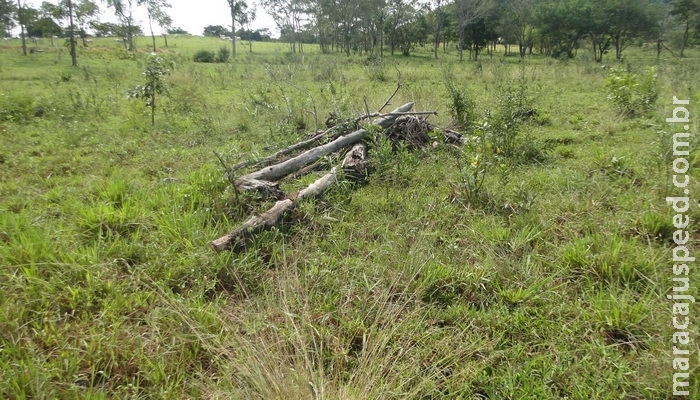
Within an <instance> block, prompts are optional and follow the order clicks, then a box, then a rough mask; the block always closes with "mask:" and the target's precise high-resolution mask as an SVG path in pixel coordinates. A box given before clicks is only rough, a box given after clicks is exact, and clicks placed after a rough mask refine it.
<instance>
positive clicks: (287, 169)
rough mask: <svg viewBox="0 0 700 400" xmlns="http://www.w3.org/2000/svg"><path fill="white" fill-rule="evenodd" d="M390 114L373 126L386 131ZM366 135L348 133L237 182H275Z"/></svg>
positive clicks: (403, 108) (391, 119) (406, 108)
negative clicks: (252, 180) (254, 180)
mask: <svg viewBox="0 0 700 400" xmlns="http://www.w3.org/2000/svg"><path fill="white" fill-rule="evenodd" d="M412 107H413V103H412V102H411V103H407V104H404V105H403V106H401V107H399V108H397V109H396V110H394V111H393V112H392V113H398V114H400V113H405V112H408V111H409V110H410V109H411V108H412ZM392 113H390V114H388V115H385V116H383V117H381V118H377V119H375V120H374V121H373V123H374V124H375V125H379V126H380V127H382V128H384V129H386V128H388V127H390V126H391V125H393V124H394V122H395V121H396V119H397V118H398V117H399V115H398V114H397V115H392ZM366 135H367V131H366V130H364V129H360V130H357V131H355V132H352V133H349V134H347V135H345V136H341V137H339V138H337V139H336V140H334V141H332V142H330V143H327V144H324V145H322V146H318V147H314V148H313V149H309V150H307V151H305V152H303V153H301V154H299V155H298V156H296V157H293V158H290V159H289V160H287V161H284V162H281V163H279V164H275V165H271V166H269V167H265V168H263V169H260V170H258V171H255V172H252V173H250V174H247V175H243V176H242V177H240V178H239V179H238V180H246V179H259V180H264V181H276V180H279V179H281V178H282V177H284V176H287V175H289V174H291V173H293V172H295V171H297V170H299V169H301V168H303V167H305V166H307V165H309V164H311V163H313V162H314V161H316V160H318V159H319V158H321V157H323V156H325V155H327V154H330V153H333V152H335V151H339V150H342V149H344V148H346V147H349V146H351V145H353V144H355V143H357V142H359V141H361V140H362V139H363V138H364V137H365V136H366Z"/></svg>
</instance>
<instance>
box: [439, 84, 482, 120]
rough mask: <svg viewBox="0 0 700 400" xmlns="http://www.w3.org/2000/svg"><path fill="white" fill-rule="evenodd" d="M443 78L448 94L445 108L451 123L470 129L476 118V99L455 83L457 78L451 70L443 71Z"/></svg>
mask: <svg viewBox="0 0 700 400" xmlns="http://www.w3.org/2000/svg"><path fill="white" fill-rule="evenodd" d="M443 79H444V84H445V88H446V89H447V94H448V96H449V97H448V99H449V103H447V109H448V110H449V112H450V116H451V117H452V122H453V124H455V125H457V126H458V127H460V128H461V129H463V130H469V129H471V128H472V126H473V125H474V123H475V122H476V120H477V118H478V114H477V111H476V101H475V100H474V99H473V97H472V95H471V94H470V93H469V92H468V91H467V90H466V89H464V88H462V87H460V86H459V85H458V84H457V78H456V77H455V76H454V74H453V73H452V72H451V71H447V72H445V75H444V78H443Z"/></svg>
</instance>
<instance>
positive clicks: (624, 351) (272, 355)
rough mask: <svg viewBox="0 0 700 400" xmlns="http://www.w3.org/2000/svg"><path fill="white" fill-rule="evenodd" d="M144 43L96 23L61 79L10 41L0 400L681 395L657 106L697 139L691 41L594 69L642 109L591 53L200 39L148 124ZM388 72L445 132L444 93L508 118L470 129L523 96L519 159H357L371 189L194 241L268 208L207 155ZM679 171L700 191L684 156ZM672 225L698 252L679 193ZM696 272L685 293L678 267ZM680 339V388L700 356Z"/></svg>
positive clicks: (287, 139) (1, 145)
mask: <svg viewBox="0 0 700 400" xmlns="http://www.w3.org/2000/svg"><path fill="white" fill-rule="evenodd" d="M148 40H149V39H148V38H139V43H138V45H139V49H142V51H139V52H137V53H135V54H134V53H127V52H125V51H124V50H123V48H122V47H120V45H119V44H118V43H115V42H114V41H113V40H112V39H96V40H95V42H94V43H93V44H92V46H91V47H90V48H88V49H83V48H80V49H79V54H78V60H79V64H80V66H79V67H77V68H72V67H70V55H69V54H68V51H67V49H66V48H65V47H61V46H56V47H51V46H50V44H49V43H48V41H45V42H41V41H39V42H38V43H37V44H30V47H32V48H36V49H40V50H44V51H43V52H34V53H32V54H29V55H28V56H26V57H24V56H22V55H21V51H20V48H19V47H18V46H19V43H18V41H17V40H14V41H7V42H4V43H2V45H3V46H2V48H0V397H2V398H8V399H24V398H33V399H41V398H47V399H48V398H51V399H53V398H61V399H63V398H96V399H99V398H129V399H131V398H134V399H137V398H138V399H140V398H143V399H152V398H164V399H165V398H167V399H172V398H209V399H229V398H235V399H238V398H240V399H249V398H259V399H296V398H299V399H301V398H315V399H321V398H327V399H392V398H395V399H404V398H412V399H432V398H455V399H456V398H462V399H505V398H509V399H546V398H569V399H623V398H624V399H670V398H673V396H672V388H671V386H672V385H671V383H672V378H671V375H672V374H673V373H674V370H673V368H672V365H671V362H672V360H673V355H672V351H673V346H674V344H673V342H672V335H673V332H674V331H675V330H674V328H673V325H672V322H671V321H672V315H671V307H672V302H671V301H670V300H668V299H666V295H667V294H668V293H670V292H671V290H672V287H673V285H674V282H673V281H672V278H673V277H674V275H673V274H672V264H673V262H672V256H671V249H672V248H673V244H672V243H673V238H672V234H673V231H674V230H675V228H674V227H673V222H672V217H673V213H672V211H671V209H670V206H668V205H667V204H666V202H665V201H664V199H665V197H666V196H673V195H680V193H677V192H678V190H679V189H677V188H674V186H673V185H672V183H671V174H672V172H671V171H672V164H671V163H672V160H673V157H672V155H671V154H670V150H671V147H670V146H671V144H670V143H671V142H670V135H669V133H672V132H674V131H673V129H674V127H672V126H670V125H669V124H667V123H666V122H665V121H664V118H667V117H670V116H671V112H672V109H673V107H674V106H673V104H672V97H673V96H677V97H678V98H683V99H690V106H689V110H690V113H691V120H692V123H691V129H690V130H691V131H692V132H693V134H697V132H698V123H697V121H698V118H697V116H699V115H700V107H698V104H700V74H699V73H698V72H700V62H698V61H699V60H698V59H699V58H700V53H698V51H697V50H693V49H691V50H689V51H688V54H689V56H690V57H689V58H687V59H683V60H679V59H674V58H671V56H670V55H666V54H665V55H664V56H663V57H662V58H661V60H658V61H657V60H656V58H655V54H654V53H653V52H652V51H649V52H647V51H645V50H644V49H641V48H630V49H628V50H627V51H626V52H627V55H626V60H625V62H624V63H621V64H618V63H613V62H612V61H609V60H607V59H606V60H605V62H607V63H609V65H610V66H612V67H620V68H622V69H625V70H628V71H630V72H631V73H633V74H635V75H636V76H638V77H642V76H643V75H644V73H645V72H644V71H645V67H652V66H653V67H654V68H655V69H654V72H653V73H655V74H656V75H657V78H656V83H655V88H656V90H658V94H659V97H658V100H657V101H656V102H655V103H653V104H651V112H650V113H644V114H642V115H639V116H636V117H634V118H632V117H631V116H627V117H625V116H622V115H621V113H620V110H619V109H618V108H616V106H615V103H614V102H612V101H609V100H608V99H607V95H608V92H609V91H608V90H607V89H606V77H607V76H608V73H609V71H610V70H609V69H605V68H601V65H600V64H597V63H595V62H592V56H589V54H587V53H586V52H584V51H583V50H580V51H579V54H578V56H577V58H576V59H573V60H554V59H550V58H545V57H541V56H537V55H535V56H532V57H529V58H527V59H525V60H524V61H521V60H520V59H519V58H518V57H504V56H503V54H502V53H501V54H498V53H497V54H494V55H493V57H489V56H488V55H486V54H484V55H482V56H481V59H480V61H478V62H474V61H464V62H462V63H460V62H458V56H457V52H456V51H454V50H453V51H451V52H447V53H440V56H441V59H440V60H434V59H432V58H431V51H430V49H428V48H426V49H417V50H416V51H415V55H414V56H412V57H410V58H405V57H395V58H392V57H387V58H385V59H383V60H381V59H375V58H368V57H367V56H366V55H364V56H359V55H355V56H352V57H349V58H347V57H345V56H343V55H337V54H321V53H319V52H318V50H317V47H316V46H311V45H308V46H307V47H306V50H307V53H305V54H303V55H301V54H291V53H288V47H287V45H284V44H275V43H253V53H252V54H251V53H249V52H248V48H247V46H245V45H241V46H240V47H239V49H238V50H239V54H238V57H237V58H236V59H235V60H233V61H232V62H229V63H225V64H201V63H194V62H192V61H191V59H192V55H193V54H194V53H195V52H196V51H197V50H200V49H207V50H213V51H217V50H218V49H219V48H220V47H221V46H223V45H228V42H222V41H220V40H218V39H208V38H194V37H180V38H170V40H169V44H170V46H169V47H168V48H162V49H160V50H159V55H160V56H162V57H163V58H164V59H165V60H167V61H168V62H172V71H171V73H170V75H168V76H167V77H166V78H165V79H166V81H167V82H168V85H169V91H168V93H167V95H164V96H163V97H161V98H159V103H158V104H159V107H158V109H157V114H156V122H155V125H154V126H151V120H150V113H149V110H148V109H147V108H146V107H145V106H144V104H143V102H142V101H140V100H138V99H131V100H130V99H128V98H127V95H126V93H127V91H128V89H130V88H132V87H134V86H135V85H138V84H142V83H143V82H142V81H143V76H142V74H141V73H142V71H143V70H144V68H145V66H146V63H147V61H146V60H147V58H148V57H149V54H148V50H147V46H148ZM159 46H162V42H161V40H160V39H159ZM607 57H608V59H611V56H609V55H608V56H607ZM619 73H620V74H624V73H623V72H619ZM397 79H400V81H401V82H402V83H403V84H404V86H403V87H402V88H401V90H400V91H399V92H398V94H397V96H396V98H395V99H394V100H393V101H392V104H394V105H399V104H403V103H405V102H407V101H415V102H416V108H417V109H419V110H436V111H438V113H439V115H438V116H436V117H431V121H433V122H434V123H436V124H437V125H440V126H445V127H447V126H451V125H452V124H453V123H454V122H455V121H454V120H455V117H454V116H453V114H454V113H452V114H451V112H450V111H451V110H454V108H455V107H454V104H455V98H456V95H455V94H459V95H460V96H462V97H459V96H457V100H459V99H461V103H460V104H467V105H469V104H470V105H469V107H470V108H469V107H468V111H470V112H472V114H473V115H475V116H476V119H475V120H474V122H475V124H476V125H477V126H480V127H481V128H478V129H475V130H473V131H471V132H470V135H474V136H478V135H479V133H480V132H481V133H482V134H483V133H484V132H490V131H489V129H500V128H489V127H488V126H489V125H488V124H489V123H490V124H492V125H493V123H494V121H497V118H499V117H502V118H506V117H507V114H508V111H509V110H512V107H513V103H512V101H511V100H512V99H513V98H514V97H513V96H516V100H518V101H520V102H524V104H520V105H526V106H527V109H528V110H534V112H531V113H530V114H532V118H529V119H528V120H526V121H517V131H513V132H515V133H517V135H518V136H517V137H518V142H517V146H516V147H515V148H514V149H515V151H514V155H513V156H512V157H510V158H505V157H502V156H500V154H501V152H502V151H504V150H502V147H501V146H500V145H499V147H498V148H496V144H494V147H493V148H488V149H486V150H484V147H479V145H478V143H482V144H484V143H485V142H477V141H476V140H473V139H470V140H469V143H468V144H467V145H466V146H464V147H463V148H461V149H460V148H455V147H454V146H449V145H439V146H437V147H436V148H432V147H431V148H430V149H421V150H416V151H412V152H409V151H399V152H398V153H397V154H393V155H392V154H387V153H386V152H381V151H379V150H380V149H375V150H373V151H372V153H371V154H372V155H373V156H374V158H373V159H374V162H375V163H376V164H377V165H378V166H380V167H383V171H384V172H381V173H377V174H375V175H373V176H372V177H371V179H370V182H369V184H366V185H363V186H359V187H350V186H349V185H347V184H340V185H337V186H336V187H334V188H333V189H332V190H331V191H330V192H329V193H327V194H326V195H325V196H324V197H323V199H321V200H320V201H317V202H315V203H312V202H306V203H303V204H301V206H300V207H297V208H296V209H295V210H294V212H293V215H291V216H290V217H289V219H288V221H287V223H286V224H285V225H284V226H283V227H281V229H279V230H274V231H271V232H266V233H264V234H262V235H260V237H259V238H258V239H256V240H255V241H254V243H252V245H251V246H250V247H249V248H248V249H247V250H246V251H245V252H242V253H225V254H216V253H214V252H213V251H212V250H211V249H210V248H209V245H208V242H209V241H210V240H212V239H215V238H217V237H219V236H221V235H223V234H225V233H227V232H228V231H229V230H231V229H232V228H234V227H235V226H237V224H239V223H241V222H243V221H245V220H246V219H247V218H248V217H249V216H250V215H251V214H252V213H255V212H262V211H263V210H265V209H266V208H267V207H268V206H269V205H270V203H263V202H254V201H245V202H236V201H235V200H234V195H233V190H232V188H231V187H230V184H229V183H228V181H227V180H226V178H225V177H224V175H223V168H222V167H221V165H220V164H219V161H218V160H217V158H216V157H215V155H214V153H213V152H214V151H216V152H218V153H220V154H222V156H223V157H224V159H225V160H226V161H227V162H228V163H230V164H234V163H236V162H239V161H243V160H246V159H250V158H254V157H257V156H264V155H268V154H271V153H273V152H274V151H275V150H277V149H280V148H282V147H284V146H286V145H288V144H291V143H294V142H296V141H298V140H300V139H302V138H304V137H306V134H307V132H310V131H312V130H314V118H313V113H312V112H311V111H312V110H313V106H314V104H315V106H316V107H317V108H318V115H319V120H320V123H321V124H322V123H323V121H325V119H326V117H327V116H328V115H329V113H330V112H333V113H335V114H337V115H339V116H342V117H344V118H354V117H356V116H359V115H361V114H363V113H364V112H365V101H366V103H367V105H368V107H369V109H370V110H375V109H377V108H379V107H380V106H381V105H382V104H383V103H384V101H385V100H386V98H387V97H388V96H389V95H390V94H391V93H392V92H393V90H394V88H395V87H396V83H397ZM287 82H292V83H293V84H294V86H292V85H290V84H288V83H287ZM295 86H296V88H295ZM297 88H299V89H303V91H306V92H308V93H309V94H310V95H311V96H308V95H307V94H305V93H303V92H302V91H301V90H299V89H297ZM449 88H452V91H450V90H448V89H449ZM509 96H510V97H509ZM311 98H313V103H312V99H311ZM465 99H468V100H471V101H465ZM508 107H511V108H508ZM485 124H486V125H485ZM504 129H505V128H504ZM514 129H515V128H514ZM499 132H500V131H499ZM474 143H477V144H476V145H475V144H474ZM494 143H495V142H494ZM693 143H695V141H694V139H693ZM693 147H694V146H693ZM480 151H482V152H484V151H486V152H488V154H491V156H492V157H491V158H489V159H488V160H489V161H490V163H486V162H485V161H484V159H481V158H478V157H477V156H478V155H479V154H481V153H479V152H480ZM484 154H486V153H484ZM523 154H525V155H524V156H523ZM688 159H689V161H690V168H691V172H690V174H691V177H690V179H691V186H690V193H691V194H690V195H691V196H694V195H695V194H697V193H700V185H698V182H700V173H699V172H698V171H700V159H699V158H698V153H697V152H696V151H693V152H692V154H691V156H690V157H688ZM336 162H337V157H335V156H334V157H329V159H328V163H329V165H334V164H335V163H336ZM482 162H483V163H484V164H483V165H484V170H486V171H487V172H486V174H485V175H483V174H480V173H479V171H480V169H479V166H480V165H482V164H481V163H482ZM314 178H315V175H312V176H308V177H304V178H303V179H302V180H301V181H300V182H289V183H285V188H286V189H289V190H292V189H294V188H299V187H302V186H304V185H305V184H308V183H309V182H311V181H313V180H314ZM482 178H483V179H484V180H483V182H484V183H483V186H481V187H479V186H478V184H475V180H476V183H478V181H479V180H480V179H482ZM248 200H250V199H248ZM689 213H690V218H691V224H690V226H689V228H688V229H689V230H690V232H691V237H692V242H695V241H696V240H698V238H700V228H699V227H700V225H698V223H697V221H699V220H700V210H698V207H697V204H696V203H695V202H694V203H693V207H692V209H691V211H690V212H689ZM691 246H692V247H691V248H692V249H697V246H695V245H694V244H693V245H691ZM689 280H690V282H691V289H690V291H689V292H688V293H689V294H693V295H694V296H695V297H700V293H699V292H698V290H697V284H696V282H699V281H700V274H698V272H697V270H696V269H694V268H692V266H691V269H690V274H689ZM699 311H700V308H698V307H697V306H694V307H693V308H692V309H691V313H690V315H689V316H690V318H691V321H693V322H692V324H691V325H690V327H689V330H690V331H691V332H692V336H693V338H696V337H697V333H698V328H697V327H698V325H697V323H696V322H695V320H696V319H697V317H696V316H697V315H700V313H699ZM684 348H685V349H689V350H690V353H691V354H692V355H691V370H690V371H689V372H690V373H691V379H690V381H691V386H690V389H689V390H691V391H692V392H693V393H694V394H695V395H696V396H698V393H700V376H699V373H700V368H699V365H700V364H699V362H698V354H700V347H699V346H698V343H697V342H696V341H693V342H691V344H690V345H686V346H685V347H684Z"/></svg>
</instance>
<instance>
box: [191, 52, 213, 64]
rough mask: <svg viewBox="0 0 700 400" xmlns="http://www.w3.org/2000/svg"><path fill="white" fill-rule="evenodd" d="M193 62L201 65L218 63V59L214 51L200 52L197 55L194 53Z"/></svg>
mask: <svg viewBox="0 0 700 400" xmlns="http://www.w3.org/2000/svg"><path fill="white" fill-rule="evenodd" d="M192 60H193V61H194V62H200V63H214V62H217V57H216V53H214V52H213V51H210V50H199V51H197V52H196V53H194V56H193V57H192Z"/></svg>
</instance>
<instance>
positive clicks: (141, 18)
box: [22, 0, 279, 36]
mask: <svg viewBox="0 0 700 400" xmlns="http://www.w3.org/2000/svg"><path fill="white" fill-rule="evenodd" d="M42 1H43V0H29V1H27V4H28V5H31V6H33V7H35V8H38V7H39V6H40V5H41V3H42ZM49 2H51V3H54V4H56V3H58V0H49ZM22 3H24V1H23V2H22ZM96 3H97V4H98V5H99V6H100V9H101V10H102V14H103V18H102V19H103V20H106V21H111V22H117V20H116V17H115V16H114V13H113V12H112V10H111V9H108V8H107V6H106V5H105V4H104V3H103V2H101V1H96ZM248 3H249V4H250V3H252V1H249V2H248ZM170 4H171V5H172V8H169V9H166V12H167V13H168V15H170V17H172V19H173V27H180V28H182V29H184V30H186V31H187V32H189V33H191V34H193V35H201V34H202V32H203V31H204V27H205V26H207V25H222V26H224V27H226V28H227V29H230V27H231V11H230V10H229V8H228V2H227V1H226V0H170ZM147 15H148V14H146V11H145V10H144V9H143V7H137V9H136V13H135V15H134V17H135V18H136V20H137V22H138V23H139V24H140V25H141V27H142V28H143V32H144V33H146V34H148V33H149V31H148V17H147ZM250 27H251V28H252V29H253V30H255V29H262V28H267V29H269V30H270V32H272V35H273V36H279V32H278V31H277V26H276V25H275V22H274V20H273V19H272V17H270V16H269V15H268V14H267V13H265V11H264V10H263V9H262V8H258V10H257V12H256V18H255V20H254V21H253V22H252V23H251V24H250ZM236 29H240V27H237V28H236ZM153 31H154V32H155V33H156V34H160V33H161V31H160V27H158V26H157V25H154V26H153Z"/></svg>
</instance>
